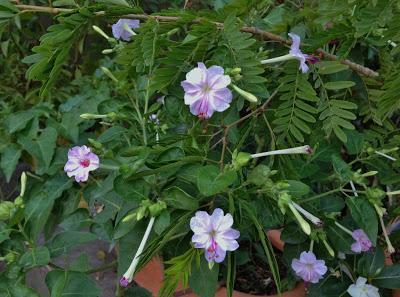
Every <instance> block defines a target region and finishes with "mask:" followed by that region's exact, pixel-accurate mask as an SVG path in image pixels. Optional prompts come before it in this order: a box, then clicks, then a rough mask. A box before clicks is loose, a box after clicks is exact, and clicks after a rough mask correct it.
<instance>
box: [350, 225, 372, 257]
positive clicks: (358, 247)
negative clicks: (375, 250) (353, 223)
mask: <svg viewBox="0 0 400 297" xmlns="http://www.w3.org/2000/svg"><path fill="white" fill-rule="evenodd" d="M351 236H352V237H353V238H354V240H355V241H356V242H355V243H353V244H352V245H351V250H352V251H353V252H355V253H361V252H367V251H369V249H370V248H371V246H372V242H371V240H369V238H368V236H367V234H365V232H364V230H362V229H357V230H354V231H353V232H352V235H351Z"/></svg>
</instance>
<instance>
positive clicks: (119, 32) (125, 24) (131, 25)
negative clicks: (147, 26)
mask: <svg viewBox="0 0 400 297" xmlns="http://www.w3.org/2000/svg"><path fill="white" fill-rule="evenodd" d="M139 24H140V22H139V20H129V19H120V20H119V21H118V22H116V23H115V24H113V25H112V33H113V36H114V38H115V39H122V40H125V41H129V40H130V39H131V37H132V36H133V35H135V34H134V32H133V31H132V29H135V28H139Z"/></svg>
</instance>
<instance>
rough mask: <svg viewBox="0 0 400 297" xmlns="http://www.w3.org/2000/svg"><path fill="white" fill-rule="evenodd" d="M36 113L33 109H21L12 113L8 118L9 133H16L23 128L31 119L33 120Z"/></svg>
mask: <svg viewBox="0 0 400 297" xmlns="http://www.w3.org/2000/svg"><path fill="white" fill-rule="evenodd" d="M35 116H36V114H35V113H34V112H33V111H30V110H28V111H20V112H17V113H15V114H12V115H10V116H9V117H8V118H7V120H6V127H7V130H8V132H9V133H14V132H17V131H19V130H22V129H24V128H25V127H26V125H27V124H28V123H29V121H30V120H32V119H33V118H34V117H35Z"/></svg>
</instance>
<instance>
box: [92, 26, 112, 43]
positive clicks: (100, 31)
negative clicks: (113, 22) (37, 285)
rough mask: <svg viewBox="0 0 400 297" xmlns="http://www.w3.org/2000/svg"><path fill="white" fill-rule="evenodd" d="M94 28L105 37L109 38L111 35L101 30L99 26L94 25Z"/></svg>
mask: <svg viewBox="0 0 400 297" xmlns="http://www.w3.org/2000/svg"><path fill="white" fill-rule="evenodd" d="M92 28H93V30H94V31H96V32H97V33H99V34H100V35H101V36H103V37H104V38H105V39H107V40H109V39H110V37H109V36H108V35H107V34H106V33H105V32H104V31H103V30H101V29H100V28H99V27H97V26H92Z"/></svg>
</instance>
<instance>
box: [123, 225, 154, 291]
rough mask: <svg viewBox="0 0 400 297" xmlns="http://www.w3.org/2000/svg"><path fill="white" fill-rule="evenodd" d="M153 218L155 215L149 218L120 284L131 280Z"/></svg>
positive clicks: (151, 226)
mask: <svg viewBox="0 0 400 297" xmlns="http://www.w3.org/2000/svg"><path fill="white" fill-rule="evenodd" d="M154 220H155V217H151V218H150V221H149V224H148V225H147V228H146V231H145V233H144V235H143V238H142V241H141V242H140V245H139V248H138V249H137V251H136V254H135V257H133V260H132V262H131V265H130V266H129V268H128V270H127V271H126V272H125V274H124V275H123V277H122V278H121V280H120V284H121V286H124V287H126V286H127V285H128V284H129V283H130V282H132V280H133V275H134V274H135V271H136V267H137V264H138V263H139V260H140V255H141V254H142V252H143V250H144V247H145V245H146V242H147V240H148V239H149V236H150V232H151V229H152V228H153V225H154Z"/></svg>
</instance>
